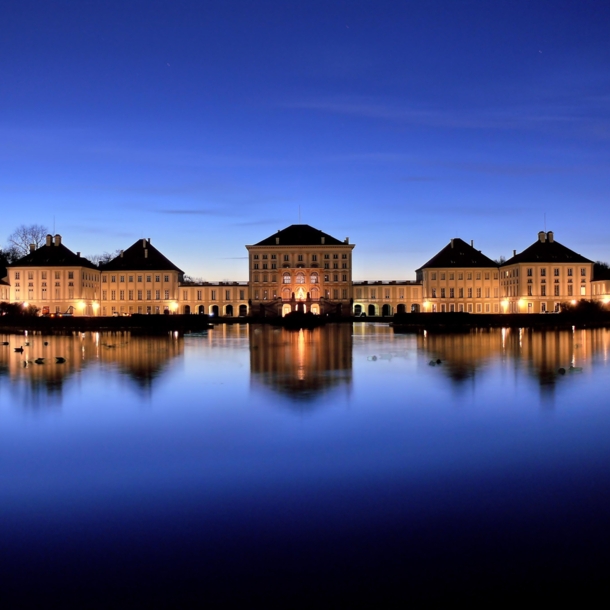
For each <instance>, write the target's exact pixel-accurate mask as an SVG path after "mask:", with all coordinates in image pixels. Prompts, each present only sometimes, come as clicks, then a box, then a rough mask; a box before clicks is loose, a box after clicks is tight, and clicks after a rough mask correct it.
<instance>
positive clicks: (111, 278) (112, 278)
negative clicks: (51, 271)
mask: <svg viewBox="0 0 610 610" xmlns="http://www.w3.org/2000/svg"><path fill="white" fill-rule="evenodd" d="M56 277H57V276H56ZM110 281H111V282H112V283H116V275H111V276H110Z"/></svg>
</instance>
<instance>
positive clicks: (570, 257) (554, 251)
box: [502, 231, 592, 267]
mask: <svg viewBox="0 0 610 610" xmlns="http://www.w3.org/2000/svg"><path fill="white" fill-rule="evenodd" d="M543 240H544V241H543ZM591 262H592V261H590V260H589V259H588V258H585V257H584V256H582V255H581V254H578V252H574V250H570V248H566V247H565V246H564V245H563V244H560V243H559V242H558V241H555V239H554V237H553V233H552V232H549V233H544V232H543V231H541V232H540V233H539V234H538V241H535V242H534V243H533V244H532V245H531V246H530V247H529V248H526V249H525V250H523V252H519V254H516V255H515V256H513V257H512V258H509V259H508V260H507V261H506V262H504V263H502V266H503V267H504V266H506V265H514V264H516V263H551V264H552V263H591Z"/></svg>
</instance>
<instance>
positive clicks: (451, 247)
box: [417, 237, 498, 271]
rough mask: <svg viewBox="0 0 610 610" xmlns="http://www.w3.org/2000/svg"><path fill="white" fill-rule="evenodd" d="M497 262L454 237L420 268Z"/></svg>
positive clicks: (487, 265) (495, 265) (490, 265)
mask: <svg viewBox="0 0 610 610" xmlns="http://www.w3.org/2000/svg"><path fill="white" fill-rule="evenodd" d="M497 266H498V263H496V262H495V261H492V260H491V259H490V258H488V257H487V256H485V255H484V254H483V253H482V252H480V251H479V250H475V248H473V247H472V246H471V245H470V244H467V243H466V242H465V241H464V240H463V239H460V238H459V237H455V238H454V239H452V240H451V241H450V242H449V243H448V244H447V245H446V246H445V247H444V248H443V249H442V250H441V251H440V252H439V253H438V254H436V255H435V256H433V257H432V258H431V259H430V260H429V261H428V262H427V263H426V264H425V265H422V266H421V267H420V268H419V269H417V271H419V270H420V269H427V268H428V267H437V268H439V267H456V268H458V267H497Z"/></svg>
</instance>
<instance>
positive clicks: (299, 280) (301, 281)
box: [296, 271, 305, 284]
mask: <svg viewBox="0 0 610 610" xmlns="http://www.w3.org/2000/svg"><path fill="white" fill-rule="evenodd" d="M296 283H297V284H304V283H305V274H304V273H302V272H300V271H299V273H297V278H296Z"/></svg>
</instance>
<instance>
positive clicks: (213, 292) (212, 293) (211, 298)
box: [210, 290, 258, 301]
mask: <svg viewBox="0 0 610 610" xmlns="http://www.w3.org/2000/svg"><path fill="white" fill-rule="evenodd" d="M257 294H258V293H257ZM210 300H212V301H215V300H216V291H215V290H210Z"/></svg>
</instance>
